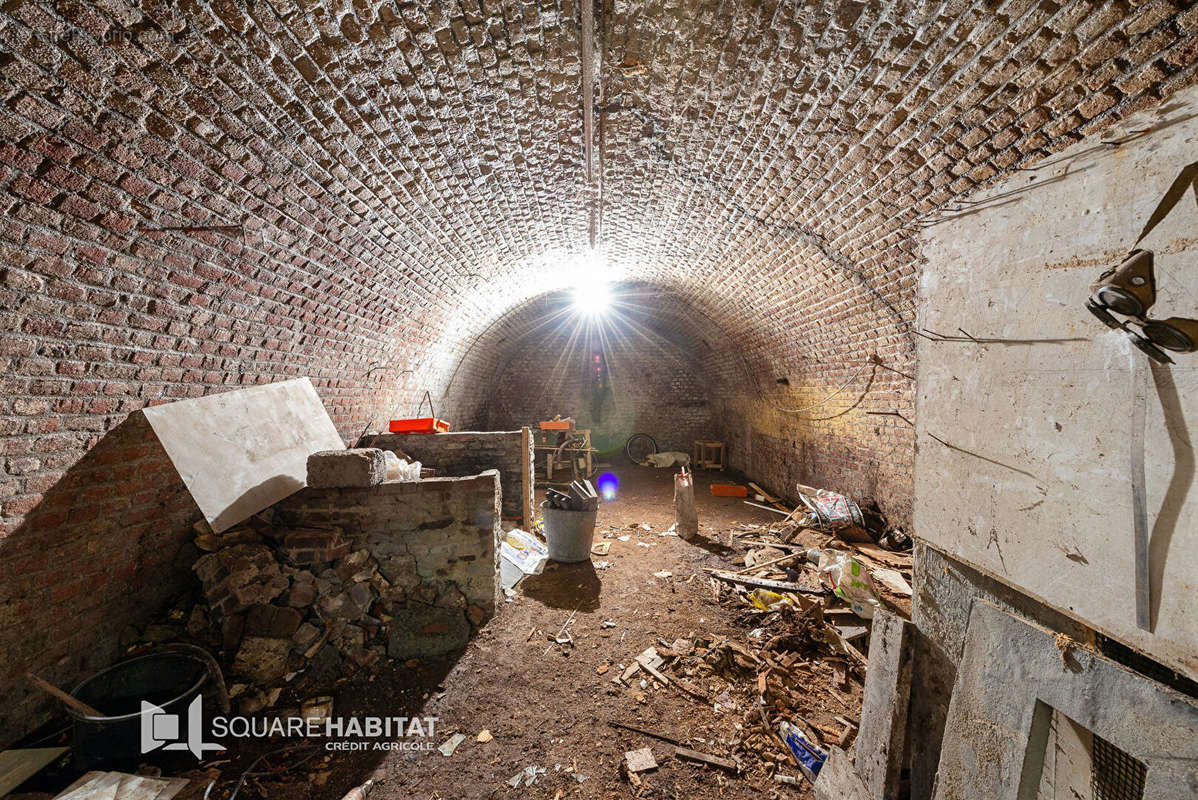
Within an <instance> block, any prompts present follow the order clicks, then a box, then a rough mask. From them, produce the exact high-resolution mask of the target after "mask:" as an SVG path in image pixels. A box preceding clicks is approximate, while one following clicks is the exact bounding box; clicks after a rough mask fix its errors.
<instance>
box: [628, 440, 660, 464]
mask: <svg viewBox="0 0 1198 800" xmlns="http://www.w3.org/2000/svg"><path fill="white" fill-rule="evenodd" d="M656 452H657V441H656V440H655V439H654V438H653V437H652V436H650V435H649V434H647V433H634V434H632V435H631V436H629V437H628V441H626V442H624V455H625V456H627V457H628V460H629V461H631V462H632V463H633V464H643V463H645V459H646V458H648V457H649V456H650V455H652V454H653V453H656Z"/></svg>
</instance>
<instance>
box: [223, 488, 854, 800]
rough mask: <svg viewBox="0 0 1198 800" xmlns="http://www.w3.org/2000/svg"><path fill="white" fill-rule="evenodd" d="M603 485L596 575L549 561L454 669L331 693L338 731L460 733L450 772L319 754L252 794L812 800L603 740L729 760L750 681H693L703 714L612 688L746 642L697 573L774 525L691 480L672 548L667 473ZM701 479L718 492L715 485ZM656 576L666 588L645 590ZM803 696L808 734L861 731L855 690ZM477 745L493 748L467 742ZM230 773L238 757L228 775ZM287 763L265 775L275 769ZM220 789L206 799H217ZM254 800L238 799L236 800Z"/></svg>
mask: <svg viewBox="0 0 1198 800" xmlns="http://www.w3.org/2000/svg"><path fill="white" fill-rule="evenodd" d="M614 471H615V472H616V474H617V475H618V477H619V478H620V481H621V486H620V489H619V492H618V494H617V496H616V498H615V499H614V500H613V501H612V502H607V503H604V504H603V506H602V509H601V510H600V513H599V519H598V526H597V529H596V534H595V541H596V542H610V543H611V549H610V552H609V553H608V554H607V555H605V556H594V557H593V558H592V561H593V562H596V563H598V562H604V561H606V562H609V564H610V566H607V567H606V568H603V569H596V568H595V566H594V565H593V564H592V563H589V562H588V563H582V564H573V565H566V564H560V565H559V564H554V563H552V562H551V563H550V564H549V566H548V568H547V569H546V571H545V572H544V573H543V574H542V575H538V576H529V577H527V578H525V579H524V580H523V581H522V582H521V583H520V585H519V586H518V587H517V588H516V594H515V597H513V598H512V599H511V601H510V602H506V603H503V604H502V607H501V609H500V611H499V613H498V614H497V615H496V617H495V618H494V619H493V620H491V621H490V623H489V624H487V625H486V627H485V628H484V629H483V630H482V632H481V633H480V634H479V635H478V636H477V637H476V638H475V639H474V640H473V641H472V642H471V644H470V645H469V647H468V648H467V649H466V651H465V652H464V653H463V654H461V655H460V657H458V658H456V659H449V660H447V661H444V662H437V663H432V664H422V665H420V666H419V667H417V668H416V669H409V668H406V667H400V668H398V669H395V670H393V671H389V672H388V671H384V672H382V673H380V674H378V675H377V676H376V677H375V678H374V679H373V680H372V681H370V682H369V683H367V684H365V685H355V684H349V685H345V686H342V687H341V688H340V690H339V691H338V692H337V697H336V699H337V708H336V713H337V714H338V715H346V714H363V715H368V714H373V715H380V716H382V715H405V716H408V715H419V716H435V717H437V718H438V722H437V727H436V735H435V737H432V739H433V741H432V745H440V744H442V743H443V742H445V741H446V740H447V739H449V738H450V737H451V735H452V734H454V733H458V732H460V733H463V734H465V735H466V737H467V738H466V740H465V741H464V742H463V743H462V744H461V745H460V746H459V747H458V748H457V749H456V751H455V752H454V753H453V755H452V756H448V757H447V756H444V755H442V754H441V753H440V752H438V751H437V750H436V749H431V750H426V751H423V752H406V753H399V752H390V753H380V752H370V751H368V752H359V753H351V754H344V753H335V754H333V755H332V756H331V757H329V756H328V755H326V754H321V755H320V756H319V757H318V758H315V759H313V760H312V761H310V762H308V764H306V765H305V766H304V768H303V769H302V770H293V771H292V773H291V774H290V775H289V776H288V777H284V778H282V779H281V780H272V779H270V778H269V777H266V778H263V779H261V780H258V781H257V782H258V784H259V787H260V791H261V792H262V796H268V797H271V798H284V797H286V798H290V797H296V798H299V797H314V798H340V797H341V796H342V794H343V793H345V792H346V791H348V790H350V789H352V788H353V787H354V786H357V785H358V784H360V783H362V782H363V781H365V780H366V779H368V778H373V779H375V780H376V781H379V784H378V785H377V786H375V787H374V788H373V790H372V791H371V793H370V797H371V798H374V799H377V800H392V799H394V800H398V799H399V798H462V799H465V798H491V797H528V798H540V797H544V798H555V797H560V798H567V797H569V798H574V797H578V798H609V797H633V796H637V797H663V798H666V797H668V798H684V797H685V798H696V797H713V798H714V797H721V798H754V799H755V800H758V799H759V798H762V797H770V796H785V797H796V798H801V797H808V796H810V795H809V786H808V785H807V784H806V783H805V782H802V779H801V778H800V782H801V783H802V785H801V786H800V787H791V786H783V785H780V784H778V783H776V782H775V781H773V780H772V779H771V775H770V773H771V772H772V771H773V769H772V768H771V769H770V770H767V769H766V766H767V765H768V764H769V763H770V762H762V761H760V760H758V759H746V760H745V764H746V770H745V771H744V772H743V773H741V774H739V775H735V774H729V773H727V772H725V771H722V770H720V769H718V768H713V767H708V766H702V765H698V764H693V763H688V762H685V761H682V760H679V759H677V758H675V757H673V755H672V754H673V749H674V748H673V746H672V745H670V744H668V743H666V742H663V741H658V740H654V739H651V738H648V737H646V736H643V735H640V734H637V733H632V732H629V731H626V730H620V729H616V728H613V727H611V726H610V725H609V724H608V723H609V722H610V721H616V722H621V723H625V724H628V725H632V726H635V727H638V728H642V729H646V730H650V731H654V732H658V733H661V734H664V735H666V736H669V737H670V738H673V739H676V740H678V741H680V742H683V743H685V744H686V746H688V747H690V748H691V749H694V750H698V751H702V752H705V753H709V754H712V755H718V756H728V755H730V753H731V751H732V749H733V743H734V742H737V741H739V740H741V739H742V738H744V736H745V730H744V729H745V727H746V717H748V718H749V719H751V720H754V721H755V719H756V716H757V713H758V712H756V710H755V706H754V704H755V703H756V698H757V686H756V683H755V680H754V678H755V676H754V675H753V674H748V675H747V676H742V677H741V679H740V680H738V681H735V682H734V683H733V686H734V687H736V688H739V689H740V690H742V691H737V690H736V688H734V689H733V691H731V692H730V691H728V690H727V689H726V688H725V687H726V686H728V685H729V684H728V682H726V681H723V680H708V681H705V680H704V677H703V676H701V675H700V676H698V677H695V678H693V679H692V685H698V686H700V687H701V688H702V689H703V690H705V691H706V692H707V693H708V695H709V696H711V697H715V698H718V699H717V700H715V701H714V702H712V703H710V704H708V703H705V702H702V701H700V700H697V699H695V698H693V697H690V696H688V695H687V694H686V693H684V692H683V691H680V690H678V689H677V688H674V687H669V688H667V687H662V686H660V684H655V682H653V681H649V682H646V683H645V684H644V685H642V683H641V680H642V678H643V677H645V675H644V673H643V672H642V673H640V674H638V675H636V676H634V678H633V680H631V681H630V683H631V686H628V687H624V686H619V685H616V684H614V683H613V681H612V679H613V677H614V676H616V675H619V674H620V673H621V672H622V671H623V669H624V668H625V667H626V666H628V665H630V664H632V663H633V661H634V659H635V657H636V655H637V654H638V653H640V652H641V651H643V650H644V649H645V648H647V647H649V646H651V645H655V644H656V645H658V646H661V645H660V643H661V642H662V641H664V642H667V643H671V642H674V640H676V639H678V638H684V637H685V638H693V637H702V638H704V639H707V640H720V639H723V638H727V639H730V640H732V641H736V642H749V641H750V639H749V638H748V637H749V632H750V631H751V630H752V629H753V628H754V626H755V622H756V621H757V620H759V619H760V617H761V616H762V615H763V614H762V612H758V611H755V610H753V609H747V607H746V606H745V605H744V604H743V603H741V604H733V603H732V602H729V600H728V599H727V598H725V601H724V602H723V603H718V602H716V600H715V599H714V594H713V590H712V586H711V583H710V581H709V580H708V579H707V578H706V576H705V574H704V572H703V567H714V568H728V567H730V566H731V567H734V568H735V567H739V566H741V563H740V562H739V560H737V561H735V562H734V560H733V559H739V557H740V556H743V552H744V550H745V549H746V547H745V546H744V545H740V544H738V545H737V547H736V550H735V551H730V550H729V549H728V548H727V547H726V546H725V544H726V543H727V542H728V541H729V533H730V531H732V530H733V529H734V528H735V526H737V525H738V524H741V523H755V524H762V525H764V524H766V523H769V522H774V521H776V520H778V519H780V517H778V516H777V515H775V514H772V513H770V512H768V511H763V510H759V509H756V508H752V507H750V506H747V505H745V504H744V502H743V501H742V500H740V499H732V498H717V497H712V496H711V495H710V493H709V491H708V484H709V483H710V482H711V481H712V476H710V475H703V474H700V475H698V476H697V486H696V492H695V495H696V499H697V505H698V511H699V519H700V534H701V538H700V540H699V541H698V542H695V543H688V542H684V541H682V540H681V539H679V538H678V537H677V536H671V535H662V533H663V532H665V531H667V530H668V529H669V528H670V526H671V524H672V523H673V502H672V497H673V471H672V470H654V469H648V468H634V467H623V468H617V469H615V470H614ZM715 478H716V480H717V481H719V480H724V477H723V476H719V475H718V474H717V475H716V476H715ZM738 532H739V533H740V534H741V535H742V536H743V535H744V534H745V531H744V530H740V531H738ZM608 537H610V538H608ZM625 538H626V541H625V540H624V539H625ZM721 543H725V544H721ZM664 572H669V573H671V575H670V576H668V577H657V576H655V574H654V573H664ZM746 609H747V610H746ZM572 613H573V614H574V616H573V619H572V620H571V622H570V624H569V626H568V631H569V633H570V635H571V637H572V638H573V641H574V644H573V646H568V645H567V646H561V645H558V644H556V643H554V642H553V641H552V639H553V638H554V637H556V635H557V633H558V632H559V631H560V630H561V629H562V628H563V625H564V624H565V623H566V621H567V619H570V617H571V614H572ZM705 683H706V684H709V685H704V684H705ZM817 684H818V680H817V681H815V682H813V686H812V687H811V688H812V691H810V692H809V693H808V695H807V698H806V699H807V700H808V702H806V703H804V706H805V708H804V709H803V713H804V715H805V717H806V718H807V719H808V720H810V721H812V722H815V723H823V724H825V725H826V726H827V727H829V728H831V729H836V728H837V727H839V725H838V723H836V722H834V721H833V720H834V716H836V715H839V716H842V717H847V718H849V719H851V720H853V721H856V720H857V718H858V712H859V705H860V685H859V683H857V682H851V683H850V685H849V688H846V689H845V690H844V691H843V692H840V693H839V697H837V696H835V695H833V694H831V693H829V692H827V691H819V690H818V689H815V685H817ZM721 701H722V702H721ZM846 701H847V702H846ZM717 704H718V706H719V708H718V710H717ZM484 730H485V731H488V732H489V734H490V736H491V737H492V738H491V739H490V740H489V741H486V742H485V743H480V742H479V741H478V737H479V734H480V733H481V732H482V731H484ZM484 738H486V737H485V736H484ZM770 744H771V745H772V751H773V752H772V753H771V755H772V756H773V757H775V758H776V759H777V761H778V762H781V764H780V766H779V767H778V769H779V771H781V772H783V773H785V774H788V775H796V776H797V775H799V772H798V770H797V769H796V768H794V767H793V766H792V765H790V764H789V763H787V762H786V760H785V755H784V752H783V751H782V749H781V745H780V744H778V743H777V742H772V743H770ZM643 747H648V748H650V749H651V750H652V752H653V755H654V756H655V758H656V760H657V762H658V764H659V767H658V768H657V769H656V770H655V771H652V772H647V773H641V774H640V778H641V784H642V785H641V786H640V787H639V788H638V787H635V786H633V785H632V784H631V783H630V782H629V780H628V779H627V778H626V777H624V776H623V775H622V774H621V771H620V769H619V765H620V762H621V761H623V759H624V753H625V752H626V751H629V750H635V749H639V748H643ZM767 749H771V748H768V746H767ZM244 760H245V759H244V756H243V757H242V758H238V759H236V760H235V762H234V763H235V764H237V765H240V763H241V762H244ZM287 761H288V758H286V757H280V758H278V759H277V763H278V764H279V766H284V765H285V764H286V763H287ZM530 767H532V768H541V769H544V774H539V775H538V776H537V778H536V780H535V782H534V783H533V785H532V786H526V785H523V783H522V785H521V786H520V787H519V788H513V787H512V786H510V785H509V783H508V782H509V780H510V779H512V778H513V776H515V775H516V774H517V773H519V772H520V771H522V770H525V769H526V768H530ZM224 772H225V778H226V780H222V781H221V782H220V783H219V784H218V786H217V787H216V788H217V789H218V790H220V789H221V788H222V787H227V785H228V784H227V778H228V776H229V775H231V774H236V770H229V769H226V770H224ZM297 772H298V773H300V774H296V773H297ZM582 776H585V779H583V780H581V781H580V778H582ZM255 788H258V787H255ZM226 791H227V790H226ZM226 791H215V792H214V793H213V795H212V796H213V797H220V796H225V797H227V796H228V795H227V794H226ZM255 795H256V792H255V793H250V791H248V790H243V793H242V795H241V796H250V797H252V796H255Z"/></svg>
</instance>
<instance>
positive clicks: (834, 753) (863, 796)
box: [815, 747, 874, 800]
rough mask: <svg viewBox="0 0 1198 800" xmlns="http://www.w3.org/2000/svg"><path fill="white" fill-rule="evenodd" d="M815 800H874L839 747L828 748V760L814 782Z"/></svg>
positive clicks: (850, 761) (846, 755)
mask: <svg viewBox="0 0 1198 800" xmlns="http://www.w3.org/2000/svg"><path fill="white" fill-rule="evenodd" d="M815 800H874V798H871V797H870V796H869V792H868V791H867V790H866V788H865V784H864V783H862V781H861V776H860V775H858V774H857V771H856V770H855V769H854V768H853V762H852V760H851V759H850V758H849V756H848V754H847V753H845V752H844V751H843V750H841V749H840V748H839V747H829V748H828V760H827V761H825V762H824V766H823V768H822V769H820V771H819V775H818V776H817V777H816V780H815Z"/></svg>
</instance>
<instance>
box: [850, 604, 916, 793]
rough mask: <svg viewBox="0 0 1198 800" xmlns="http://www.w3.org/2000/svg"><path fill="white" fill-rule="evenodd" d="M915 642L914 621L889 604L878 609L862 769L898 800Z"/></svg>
mask: <svg viewBox="0 0 1198 800" xmlns="http://www.w3.org/2000/svg"><path fill="white" fill-rule="evenodd" d="M911 642H912V633H911V623H909V622H907V621H906V620H904V619H903V618H901V617H899V616H897V615H895V614H892V613H891V612H889V611H885V610H883V609H878V610H877V611H875V612H874V624H873V632H872V633H871V634H870V640H869V668H868V669H867V670H866V673H865V699H864V700H863V702H862V704H861V732H860V733H859V734H857V772H858V774H860V775H861V780H862V781H863V782H864V784H865V787H866V789H867V790H868V791H869V793H870V795H871V796H872V797H874V798H875V800H894V798H897V797H898V795H899V773H900V772H901V770H902V766H903V751H904V745H905V744H906V741H907V711H908V709H909V708H910V706H911V663H912V646H911Z"/></svg>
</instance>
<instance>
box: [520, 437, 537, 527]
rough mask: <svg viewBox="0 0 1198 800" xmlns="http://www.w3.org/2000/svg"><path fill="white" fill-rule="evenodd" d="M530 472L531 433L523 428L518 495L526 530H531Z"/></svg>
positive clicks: (531, 463) (531, 476) (531, 488)
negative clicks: (520, 498)
mask: <svg viewBox="0 0 1198 800" xmlns="http://www.w3.org/2000/svg"><path fill="white" fill-rule="evenodd" d="M532 471H533V461H532V431H531V430H529V429H528V427H527V426H525V427H523V428H521V429H520V494H521V495H522V500H523V506H524V527H525V529H527V530H532V494H533V484H534V480H533V474H532Z"/></svg>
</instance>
